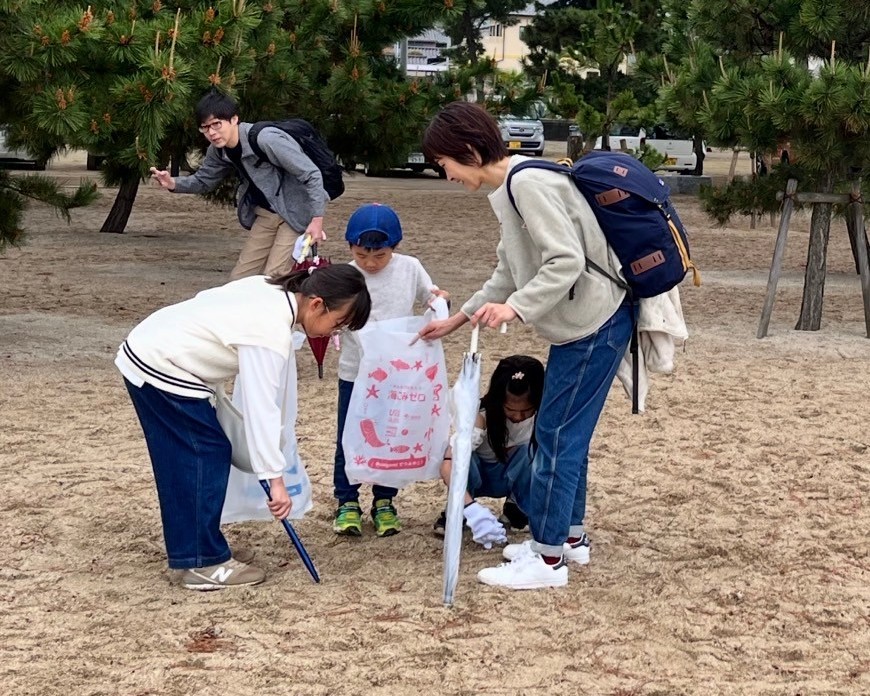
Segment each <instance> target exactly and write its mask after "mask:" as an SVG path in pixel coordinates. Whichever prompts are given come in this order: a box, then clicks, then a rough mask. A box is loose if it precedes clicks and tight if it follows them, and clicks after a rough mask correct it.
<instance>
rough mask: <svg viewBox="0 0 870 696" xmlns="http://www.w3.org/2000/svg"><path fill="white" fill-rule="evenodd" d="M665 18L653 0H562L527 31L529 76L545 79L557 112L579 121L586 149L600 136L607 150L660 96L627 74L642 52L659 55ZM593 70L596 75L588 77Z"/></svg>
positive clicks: (541, 15) (644, 114)
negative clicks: (613, 135) (622, 127)
mask: <svg viewBox="0 0 870 696" xmlns="http://www.w3.org/2000/svg"><path fill="white" fill-rule="evenodd" d="M659 15H660V13H659V10H658V7H657V3H656V2H652V1H649V0H597V1H596V0H560V1H558V2H555V3H553V4H551V5H548V6H547V7H546V8H545V9H544V10H543V11H542V12H541V13H540V14H539V15H538V16H536V17H535V19H534V20H533V21H532V23H531V24H530V25H529V26H528V27H526V28H525V30H524V34H523V36H524V39H525V41H526V43H527V44H529V46H530V49H531V53H530V56H529V71H530V73H531V74H532V75H534V76H536V77H539V78H544V77H545V78H546V80H547V83H548V85H550V87H551V90H552V93H553V99H552V107H551V108H553V110H555V111H557V112H558V113H561V114H563V115H565V116H568V117H569V118H575V120H576V121H577V123H578V124H579V125H580V128H581V130H582V131H583V132H584V134H585V136H586V146H585V149H586V150H589V149H591V147H592V144H593V143H594V141H595V139H596V138H597V137H598V136H601V137H602V139H603V141H604V147H607V140H608V136H609V133H610V130H611V127H612V126H613V124H614V123H618V122H623V123H634V122H638V121H640V120H642V119H644V118H645V116H646V115H647V113H648V112H647V111H645V109H646V107H648V106H650V105H651V104H652V103H653V102H654V100H655V90H654V89H649V88H645V87H644V85H643V84H642V82H641V81H639V80H638V79H637V78H635V77H634V76H633V75H631V74H630V73H631V70H630V69H629V74H626V73H625V72H623V65H624V64H625V63H626V62H628V63H629V64H631V63H633V61H634V59H635V56H636V54H637V53H638V52H639V51H642V50H649V51H654V50H656V47H657V45H658V43H659V42H660V38H659V36H658V32H657V31H656V29H657V27H658V26H659V25H660V22H661V20H660V16H659ZM588 69H592V70H594V71H597V74H592V75H590V76H588V77H585V78H584V77H583V73H584V72H585V71H586V70H588Z"/></svg>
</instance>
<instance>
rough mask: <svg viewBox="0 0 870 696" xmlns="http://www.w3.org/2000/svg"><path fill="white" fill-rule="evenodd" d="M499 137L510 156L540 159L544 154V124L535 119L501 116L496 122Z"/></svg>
mask: <svg viewBox="0 0 870 696" xmlns="http://www.w3.org/2000/svg"><path fill="white" fill-rule="evenodd" d="M498 126H499V130H501V137H502V140H504V144H505V146H506V147H507V149H508V151H509V152H510V153H512V154H526V155H534V156H535V157H540V156H541V155H543V154H544V142H545V141H544V124H543V123H541V122H540V120H538V119H536V118H521V117H518V116H502V117H501V118H500V119H499V120H498Z"/></svg>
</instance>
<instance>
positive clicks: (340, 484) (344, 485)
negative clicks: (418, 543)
mask: <svg viewBox="0 0 870 696" xmlns="http://www.w3.org/2000/svg"><path fill="white" fill-rule="evenodd" d="M352 394H353V382H348V381H346V380H343V379H340V380H338V430H337V431H336V434H335V464H334V467H333V470H332V485H333V488H334V490H335V497H336V499H337V500H338V504H339V505H344V504H345V503H350V502H359V489H360V485H361V484H359V483H354V484H352V483H351V482H350V481H348V480H347V474H346V473H345V471H344V447H342V446H341V436H342V434H343V433H344V423H345V421H346V420H347V409H348V407H349V406H350V397H351V395H352ZM398 492H399V491H398V490H396V489H395V488H387V487H386V486H378V485H374V486H372V497H373V499H374V500H381V499H383V498H388V499H390V500H392V498H393V496H395V495H396V494H397V493H398Z"/></svg>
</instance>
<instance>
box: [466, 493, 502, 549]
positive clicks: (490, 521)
mask: <svg viewBox="0 0 870 696" xmlns="http://www.w3.org/2000/svg"><path fill="white" fill-rule="evenodd" d="M463 514H464V515H465V521H466V522H467V523H468V526H469V527H471V534H472V538H473V539H474V540H475V541H476V542H477V543H478V544H480V545H481V546H483V548H485V549H491V548H492V545H493V544H505V543H507V534H506V533H505V531H504V527H503V526H502V524H501V522H499V521H498V520H497V519H496V517H495V515H494V514H493V513H492V510H490V509H489V508H487V507H484V506H483V505H481V504H480V503H478V502H477V501H476V500H475V501H474V502H473V503H470V504H469V505H466V506H465V510H464V512H463Z"/></svg>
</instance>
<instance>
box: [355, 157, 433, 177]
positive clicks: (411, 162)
mask: <svg viewBox="0 0 870 696" xmlns="http://www.w3.org/2000/svg"><path fill="white" fill-rule="evenodd" d="M390 169H410V170H411V171H412V172H416V173H417V174H422V173H423V172H424V171H425V170H427V169H431V170H432V171H433V172H435V173H436V174H437V175H438V176H439V177H441V178H442V179H445V178H446V177H447V174H446V172H445V171H444V170H443V169H442V168H441V167H439V166H438V165H437V164H435V163H434V162H427V161H426V158H425V157H424V156H423V153H422V152H409V153H408V156H407V157H406V158H405V161H404V162H397V163H396V164H394V165H393V166H392V167H390ZM363 172H364V173H365V175H366V176H380V175H381V174H383V173H384V170H383V169H376V168H375V167H372V166H371V165H370V164H369V163H368V162H366V163H365V164H364V165H363Z"/></svg>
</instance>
